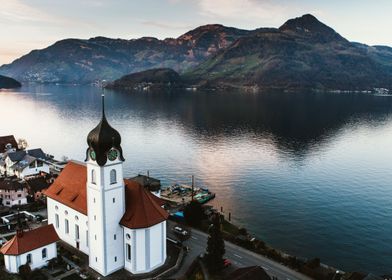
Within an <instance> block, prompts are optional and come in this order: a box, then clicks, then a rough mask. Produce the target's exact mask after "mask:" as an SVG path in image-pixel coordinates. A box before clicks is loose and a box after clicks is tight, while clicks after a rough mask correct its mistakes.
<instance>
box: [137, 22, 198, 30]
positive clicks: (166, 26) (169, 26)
mask: <svg viewBox="0 0 392 280" xmlns="http://www.w3.org/2000/svg"><path fill="white" fill-rule="evenodd" d="M141 24H143V25H147V26H153V27H158V28H162V29H171V30H173V29H179V30H184V29H191V28H192V26H189V25H185V24H183V23H180V22H178V23H167V22H159V21H152V20H146V21H142V22H141Z"/></svg>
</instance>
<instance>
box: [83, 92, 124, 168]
mask: <svg viewBox="0 0 392 280" xmlns="http://www.w3.org/2000/svg"><path fill="white" fill-rule="evenodd" d="M104 98H105V96H104V95H102V119H101V121H100V122H99V124H98V125H97V126H96V127H95V128H94V129H93V130H91V131H90V133H89V134H88V136H87V144H88V149H87V152H86V161H87V159H89V158H90V159H92V160H94V161H96V162H97V163H98V165H99V166H104V165H105V164H106V162H107V160H108V158H109V160H115V159H116V158H119V159H120V160H122V161H124V157H123V153H122V149H121V136H120V133H118V131H117V130H115V129H114V128H113V127H111V126H110V124H109V123H108V121H107V120H106V116H105V103H104V102H105V99H104Z"/></svg>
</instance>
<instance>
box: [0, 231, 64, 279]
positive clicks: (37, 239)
mask: <svg viewBox="0 0 392 280" xmlns="http://www.w3.org/2000/svg"><path fill="white" fill-rule="evenodd" d="M59 240H60V239H59V237H58V235H57V233H56V231H55V229H54V227H53V225H47V226H43V227H40V228H36V229H32V230H28V231H23V230H18V231H17V233H16V235H15V236H14V237H13V238H12V239H10V240H9V241H7V242H6V243H5V244H4V245H3V246H2V247H1V249H0V253H2V254H4V263H5V268H6V269H7V271H8V272H10V273H18V272H19V267H20V266H21V265H25V264H29V265H30V267H31V269H36V268H41V267H43V266H46V265H47V264H48V262H49V261H50V260H51V259H53V258H57V247H56V242H57V241H59Z"/></svg>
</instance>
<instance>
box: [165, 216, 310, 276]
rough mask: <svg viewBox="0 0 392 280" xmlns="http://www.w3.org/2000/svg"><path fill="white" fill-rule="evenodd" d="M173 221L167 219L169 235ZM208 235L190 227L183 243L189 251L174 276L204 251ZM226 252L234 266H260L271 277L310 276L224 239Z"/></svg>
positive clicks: (181, 273)
mask: <svg viewBox="0 0 392 280" xmlns="http://www.w3.org/2000/svg"><path fill="white" fill-rule="evenodd" d="M173 225H174V223H172V222H171V221H169V223H168V231H167V232H168V234H169V237H170V235H171V229H172V227H173ZM207 239H208V235H207V234H206V233H204V232H201V231H198V230H195V229H192V234H191V237H190V238H189V239H188V240H187V241H185V242H184V243H183V244H184V245H185V246H188V247H189V249H190V250H189V253H188V255H187V256H186V258H185V260H184V263H183V266H182V269H181V270H180V271H178V272H177V273H176V274H175V275H173V276H174V277H175V278H176V277H180V276H182V275H184V272H185V271H186V268H188V267H189V265H190V264H191V263H192V261H193V260H194V259H195V258H196V257H197V256H199V255H200V254H201V253H204V252H205V248H206V246H207ZM225 249H226V254H225V257H226V258H228V259H229V260H231V262H232V263H233V265H234V266H236V267H246V266H254V265H258V266H261V267H262V268H263V269H264V270H265V271H266V272H267V273H268V274H269V275H270V276H271V277H272V276H275V277H277V278H278V279H279V280H311V278H309V277H307V276H305V275H303V274H301V273H299V272H296V271H294V270H292V269H290V268H288V267H286V266H283V265H281V264H279V263H277V262H275V261H273V260H270V259H268V258H265V257H263V256H261V255H259V254H256V253H254V252H251V251H249V250H246V249H244V248H242V247H239V246H237V245H235V244H233V243H230V242H227V241H225Z"/></svg>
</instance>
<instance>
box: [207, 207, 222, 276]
mask: <svg viewBox="0 0 392 280" xmlns="http://www.w3.org/2000/svg"><path fill="white" fill-rule="evenodd" d="M220 219H221V217H220V215H219V214H216V215H214V216H213V219H212V225H211V226H210V229H209V233H210V235H209V237H208V241H207V253H206V263H207V267H208V270H209V271H210V272H211V273H212V274H216V273H218V272H219V271H221V270H222V268H223V266H224V259H223V255H224V254H225V242H224V240H223V237H222V232H221V220H220Z"/></svg>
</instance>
